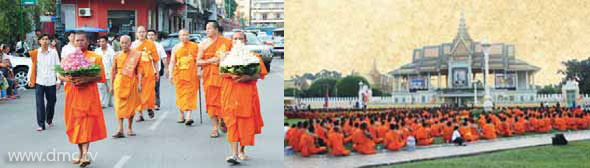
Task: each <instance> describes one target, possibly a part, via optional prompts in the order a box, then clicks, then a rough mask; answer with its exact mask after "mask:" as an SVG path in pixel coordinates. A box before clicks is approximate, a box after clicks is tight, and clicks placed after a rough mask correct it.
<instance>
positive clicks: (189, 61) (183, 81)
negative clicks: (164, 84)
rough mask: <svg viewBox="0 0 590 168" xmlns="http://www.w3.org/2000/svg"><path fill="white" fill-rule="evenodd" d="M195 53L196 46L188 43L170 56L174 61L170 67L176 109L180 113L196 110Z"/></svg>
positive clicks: (197, 90)
mask: <svg viewBox="0 0 590 168" xmlns="http://www.w3.org/2000/svg"><path fill="white" fill-rule="evenodd" d="M197 52H198V46H197V44H195V43H193V42H188V43H186V44H184V45H183V47H180V48H178V49H177V50H176V51H175V52H174V55H172V57H174V59H175V60H176V65H172V66H174V70H173V71H172V76H173V77H172V80H173V82H174V87H175V89H176V107H177V108H178V109H179V110H180V111H182V112H184V111H192V110H195V109H197V96H198V92H199V78H198V77H197V66H196V65H195V64H196V60H197Z"/></svg>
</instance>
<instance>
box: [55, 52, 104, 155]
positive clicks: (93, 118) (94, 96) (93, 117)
mask: <svg viewBox="0 0 590 168" xmlns="http://www.w3.org/2000/svg"><path fill="white" fill-rule="evenodd" d="M84 56H85V57H86V59H88V60H89V61H90V63H92V64H97V65H99V66H100V68H101V70H100V74H99V77H100V80H98V81H95V82H90V83H88V84H86V85H84V86H82V87H78V86H74V85H73V84H71V83H66V85H65V87H64V91H65V96H66V102H65V104H66V106H65V110H64V121H65V128H66V134H67V135H68V140H69V141H70V143H72V144H84V143H88V142H94V141H98V140H102V139H104V138H106V137H107V131H106V130H107V129H106V126H105V122H104V116H103V113H102V106H101V104H100V99H99V95H98V87H97V83H98V82H100V83H104V82H106V78H105V76H104V71H105V69H104V65H103V64H102V57H101V56H100V55H98V54H96V53H94V52H92V51H85V52H84Z"/></svg>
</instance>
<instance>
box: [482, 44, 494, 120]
mask: <svg viewBox="0 0 590 168" xmlns="http://www.w3.org/2000/svg"><path fill="white" fill-rule="evenodd" d="M490 46H491V45H490V42H488V38H487V37H486V39H485V40H484V41H483V42H482V43H481V47H482V48H483V55H484V67H485V68H484V69H485V72H484V79H483V82H484V89H485V94H484V97H483V101H484V102H483V110H484V111H486V112H490V111H492V106H493V104H492V97H491V96H490V87H489V86H488V77H489V75H490V72H489V71H490V65H489V60H490Z"/></svg>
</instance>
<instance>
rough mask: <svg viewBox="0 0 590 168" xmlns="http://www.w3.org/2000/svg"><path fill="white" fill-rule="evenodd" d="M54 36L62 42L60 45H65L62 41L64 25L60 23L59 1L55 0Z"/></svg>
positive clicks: (63, 40)
mask: <svg viewBox="0 0 590 168" xmlns="http://www.w3.org/2000/svg"><path fill="white" fill-rule="evenodd" d="M55 36H56V37H57V39H59V40H60V41H61V42H63V43H62V45H63V44H66V43H65V39H64V25H63V24H62V23H61V0H55Z"/></svg>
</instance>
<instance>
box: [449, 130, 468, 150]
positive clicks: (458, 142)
mask: <svg viewBox="0 0 590 168" xmlns="http://www.w3.org/2000/svg"><path fill="white" fill-rule="evenodd" d="M454 130H455V131H453V137H451V139H452V141H453V143H455V144H456V145H459V146H465V144H464V143H463V142H464V141H465V140H464V139H463V138H461V133H460V132H459V126H455V129H454Z"/></svg>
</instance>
